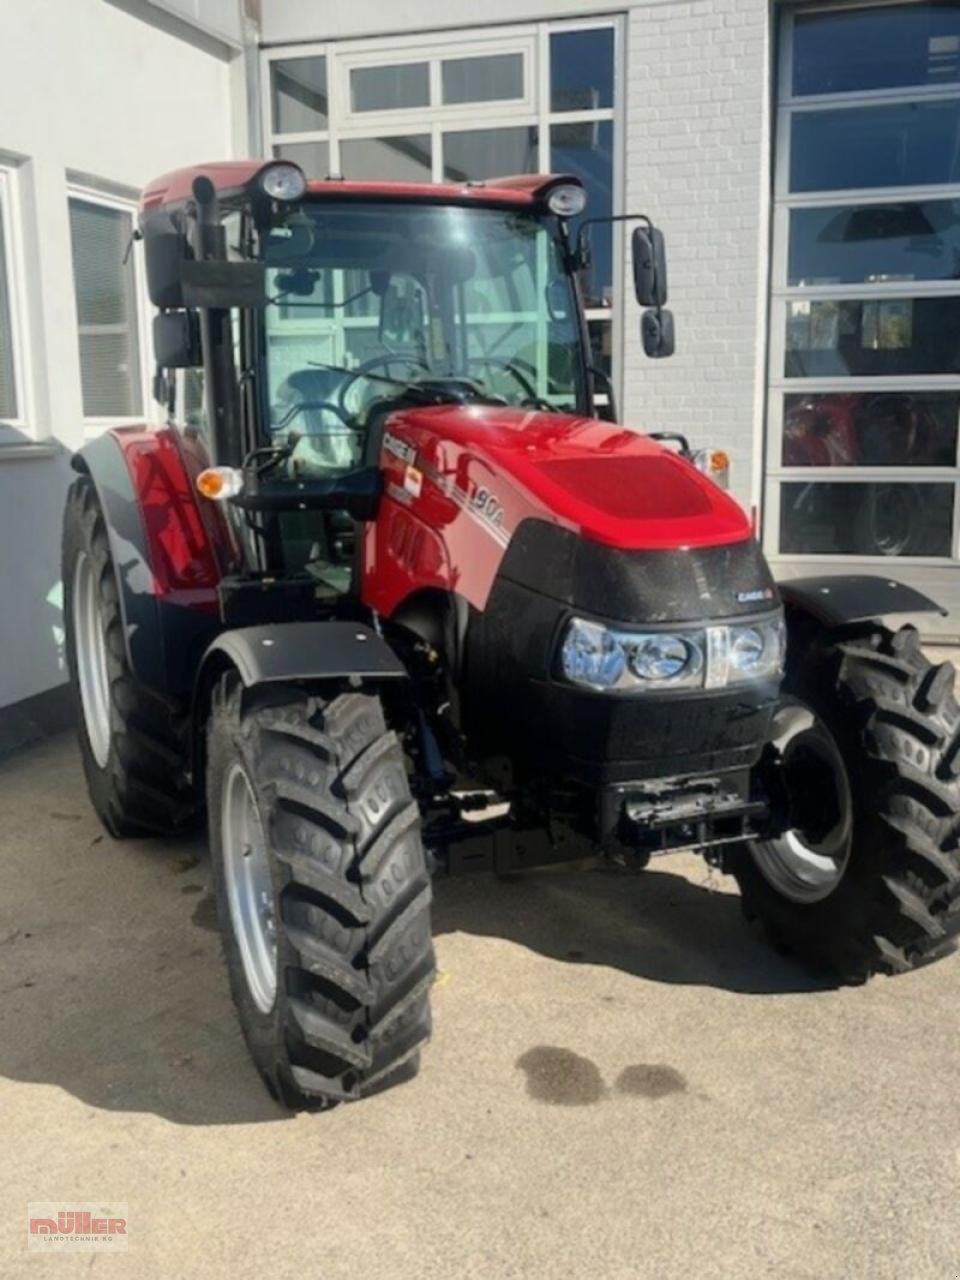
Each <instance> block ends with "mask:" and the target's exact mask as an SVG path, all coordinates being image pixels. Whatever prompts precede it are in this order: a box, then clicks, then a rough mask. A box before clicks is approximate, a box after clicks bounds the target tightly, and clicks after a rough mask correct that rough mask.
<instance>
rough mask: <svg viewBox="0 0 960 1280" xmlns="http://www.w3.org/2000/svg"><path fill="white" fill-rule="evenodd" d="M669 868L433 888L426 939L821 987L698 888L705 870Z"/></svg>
mask: <svg viewBox="0 0 960 1280" xmlns="http://www.w3.org/2000/svg"><path fill="white" fill-rule="evenodd" d="M670 861H671V860H670V859H669V858H665V859H663V861H662V862H660V863H654V868H655V869H652V870H647V871H644V872H642V873H639V874H625V873H623V872H621V871H618V870H616V869H614V868H609V869H608V868H605V867H602V866H597V867H592V868H590V869H588V870H571V871H565V870H561V869H551V870H549V871H542V872H530V873H529V874H527V875H524V876H520V877H518V878H517V879H515V880H513V879H511V880H509V881H503V880H497V879H494V878H493V877H489V876H481V875H470V876H463V877H460V878H457V879H453V880H448V881H439V882H437V892H436V899H435V903H434V922H433V928H434V934H435V935H442V934H444V933H451V932H456V931H459V932H463V933H472V934H477V935H479V936H482V937H496V938H506V939H508V940H509V941H510V942H515V943H517V944H518V945H520V946H523V947H526V948H528V949H529V950H531V951H535V952H538V953H539V954H540V955H543V956H546V957H548V958H549V959H551V960H559V961H566V962H568V963H572V964H593V965H607V966H609V967H610V968H612V969H619V970H621V971H622V972H624V973H627V974H630V975H631V976H633V977H637V978H644V979H646V980H647V981H650V982H666V983H682V984H685V985H690V986H709V987H717V988H719V989H721V990H724V991H735V992H739V993H741V994H748V995H768V994H780V995H782V994H785V993H788V992H805V991H819V990H825V989H828V987H829V985H830V984H829V983H827V982H825V981H819V980H818V979H816V978H814V977H811V975H810V974H808V973H807V972H806V971H805V970H804V969H802V968H801V967H800V966H799V965H797V964H795V963H794V962H793V961H791V960H789V959H787V958H786V957H783V956H780V955H778V954H776V953H775V952H773V951H772V950H771V949H770V947H769V946H768V945H767V944H766V943H765V942H764V941H763V940H762V939H761V938H760V937H759V936H758V935H757V934H756V933H755V932H754V931H753V930H752V929H751V928H749V927H748V926H747V924H746V922H745V921H744V919H743V915H742V912H741V910H740V899H739V896H738V895H736V894H731V893H728V892H719V891H718V889H717V887H716V886H715V885H714V884H708V883H707V882H708V879H709V878H710V874H711V873H709V872H708V868H707V867H706V864H704V863H701V862H699V860H696V861H695V860H694V859H692V858H687V859H685V864H686V866H687V867H689V866H691V865H692V866H693V868H694V870H693V878H692V879H688V878H686V877H685V876H683V875H679V874H677V873H675V872H672V871H669V870H667V869H666V868H667V867H669V865H670ZM661 867H662V868H663V869H662V870H661V869H660V868H661ZM712 874H713V876H714V877H717V875H718V873H712ZM698 875H699V877H700V878H701V880H702V883H697V876H698ZM724 883H725V884H729V882H727V881H724Z"/></svg>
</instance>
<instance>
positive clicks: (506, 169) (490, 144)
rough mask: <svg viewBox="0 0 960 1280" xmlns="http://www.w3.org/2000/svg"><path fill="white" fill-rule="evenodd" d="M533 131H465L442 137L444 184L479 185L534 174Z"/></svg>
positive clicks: (535, 151)
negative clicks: (524, 174) (445, 182)
mask: <svg viewBox="0 0 960 1280" xmlns="http://www.w3.org/2000/svg"><path fill="white" fill-rule="evenodd" d="M536 171H537V131H536V129H534V128H533V127H532V126H531V127H529V128H519V129H468V130H467V131H466V132H465V133H445V134H444V135H443V176H444V178H445V179H446V181H447V182H471V181H473V182H483V181H484V180H485V179H487V178H496V177H498V176H499V177H504V176H505V175H507V174H513V173H536Z"/></svg>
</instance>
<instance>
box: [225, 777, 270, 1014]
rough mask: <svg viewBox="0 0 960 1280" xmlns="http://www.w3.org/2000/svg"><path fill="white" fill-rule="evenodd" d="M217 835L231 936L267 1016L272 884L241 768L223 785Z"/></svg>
mask: <svg viewBox="0 0 960 1280" xmlns="http://www.w3.org/2000/svg"><path fill="white" fill-rule="evenodd" d="M220 830H221V838H222V841H223V869H224V878H225V880H226V887H227V901H228V903H229V906H230V920H231V923H232V925H233V936H234V938H235V939H236V942H237V948H238V950H239V952H240V959H241V962H242V963H243V972H244V976H245V977H246V980H247V986H248V988H249V989H250V995H251V997H252V998H253V1002H254V1004H255V1005H256V1006H257V1008H258V1009H259V1010H260V1012H261V1013H269V1012H270V1010H271V1009H272V1008H273V1004H274V1001H275V1000H276V998H277V929H276V920H275V917H274V906H273V882H272V881H271V879H270V865H269V862H268V859H267V846H266V841H265V839H264V835H263V824H262V822H261V821H260V812H259V809H258V808H257V802H256V799H255V797H254V794H253V787H252V786H251V785H250V779H249V778H248V777H247V774H246V771H245V770H244V768H243V766H242V765H240V764H234V765H232V766H231V767H230V770H229V771H228V773H227V776H226V778H225V780H224V784H223V793H222V801H221V814H220Z"/></svg>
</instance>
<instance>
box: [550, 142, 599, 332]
mask: <svg viewBox="0 0 960 1280" xmlns="http://www.w3.org/2000/svg"><path fill="white" fill-rule="evenodd" d="M550 169H551V171H552V172H553V173H573V174H576V175H577V176H578V177H579V178H581V179H582V180H583V185H584V186H585V187H586V189H587V208H586V213H585V216H586V217H588V218H606V217H609V216H610V214H612V213H613V123H612V121H610V120H603V121H589V122H588V123H586V124H555V125H551V127H550ZM579 221H580V220H579V219H574V220H573V222H572V223H571V226H572V229H573V233H574V235H575V234H576V229H577V227H578V225H579ZM590 246H591V250H592V256H591V263H590V267H589V269H588V270H587V272H586V273H585V278H584V279H583V281H582V284H583V290H584V304H585V305H586V306H588V307H604V306H607V307H608V306H610V305H611V301H612V296H613V228H612V226H611V224H610V223H606V224H604V223H601V224H600V225H598V226H593V227H591V228H590Z"/></svg>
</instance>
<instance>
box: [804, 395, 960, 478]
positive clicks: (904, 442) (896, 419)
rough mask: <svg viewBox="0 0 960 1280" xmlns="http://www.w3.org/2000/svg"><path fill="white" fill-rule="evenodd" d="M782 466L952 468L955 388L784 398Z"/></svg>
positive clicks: (959, 402) (959, 408) (959, 412)
mask: <svg viewBox="0 0 960 1280" xmlns="http://www.w3.org/2000/svg"><path fill="white" fill-rule="evenodd" d="M783 408H784V415H783V416H784V423H783V465H784V466H785V467H953V466H956V460H957V424H958V420H960V392H956V391H927V392H922V391H882V392H878V393H874V392H872V391H862V392H857V393H855V394H849V393H845V392H827V393H824V394H820V395H789V396H785V397H784V406H783Z"/></svg>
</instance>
